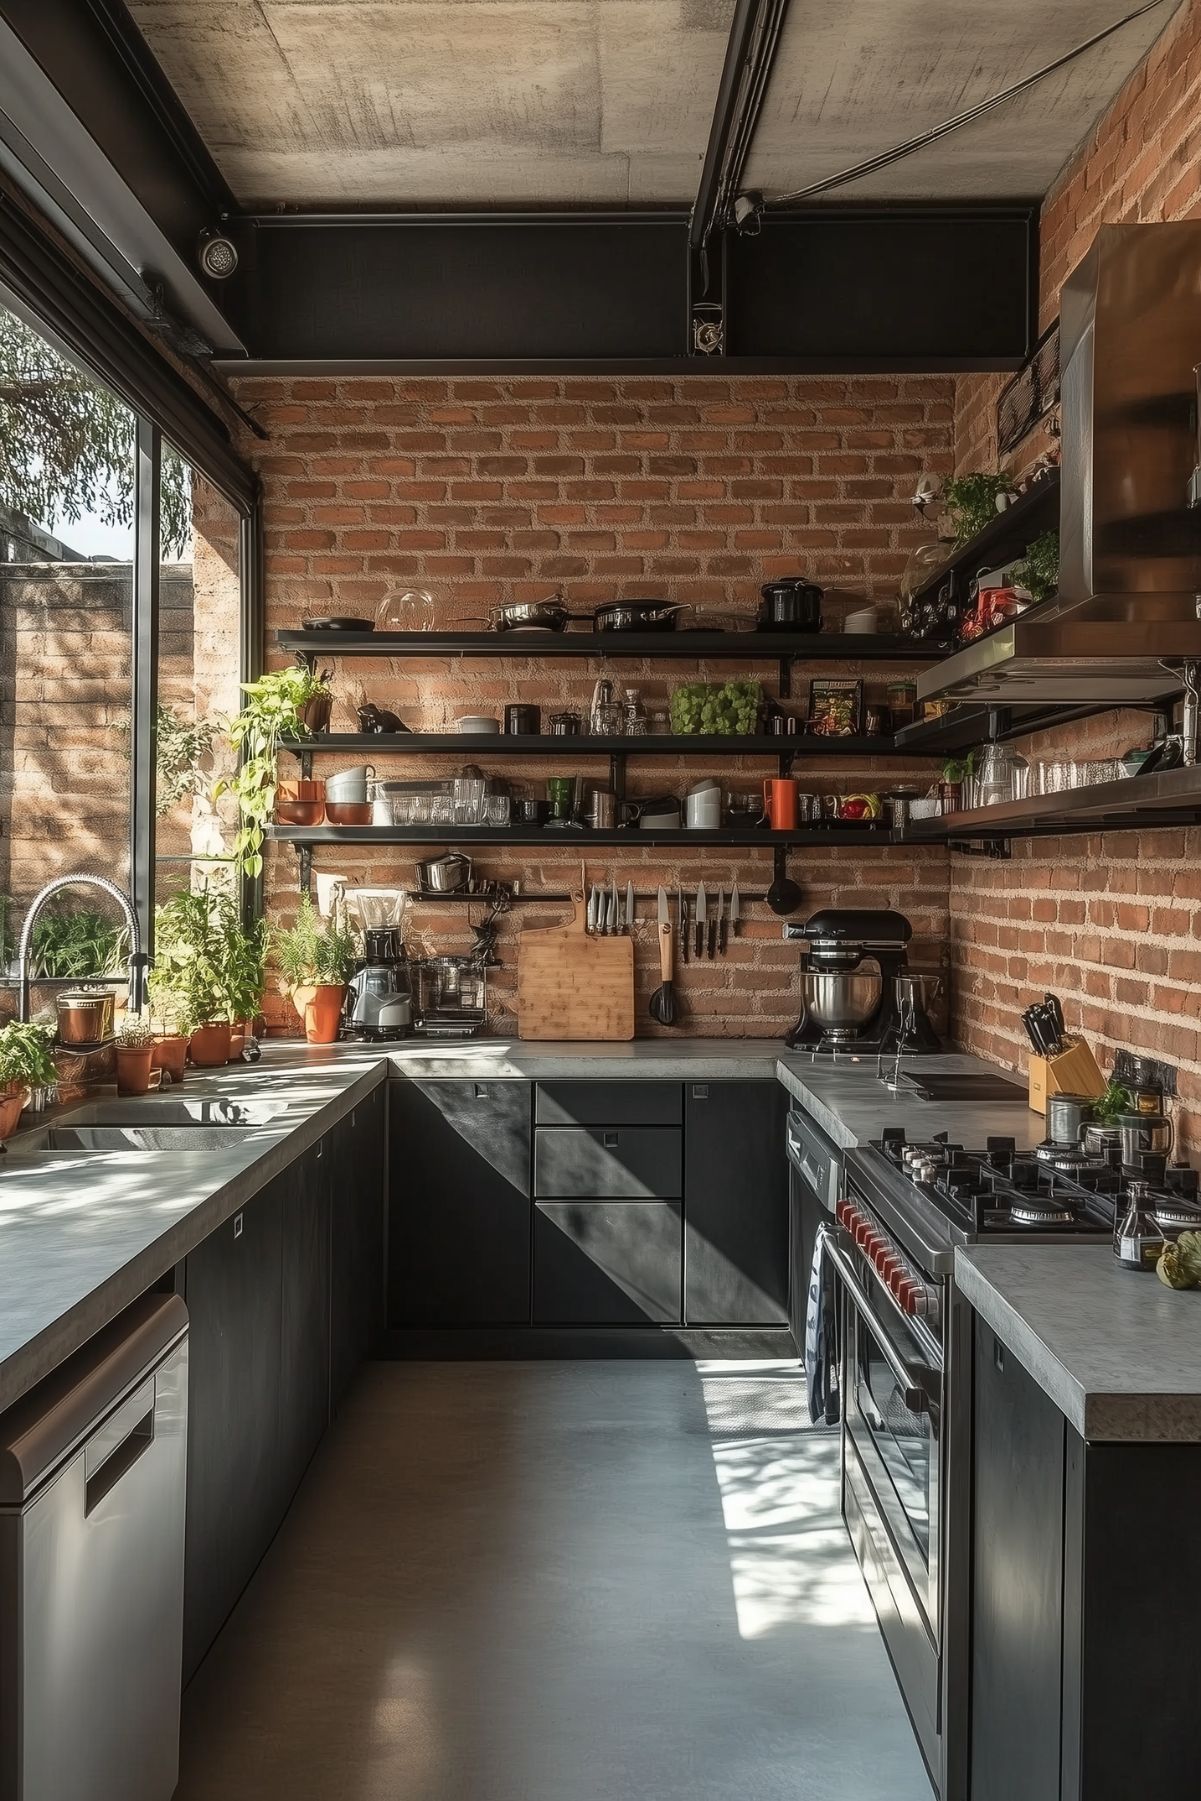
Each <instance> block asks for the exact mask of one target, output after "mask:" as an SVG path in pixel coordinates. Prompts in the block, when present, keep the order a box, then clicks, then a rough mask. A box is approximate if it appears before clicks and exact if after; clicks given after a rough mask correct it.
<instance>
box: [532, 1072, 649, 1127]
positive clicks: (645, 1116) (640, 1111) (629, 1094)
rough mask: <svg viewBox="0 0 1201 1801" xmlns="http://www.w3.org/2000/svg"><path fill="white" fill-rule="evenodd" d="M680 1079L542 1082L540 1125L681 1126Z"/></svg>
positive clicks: (536, 1114) (536, 1117) (536, 1116)
mask: <svg viewBox="0 0 1201 1801" xmlns="http://www.w3.org/2000/svg"><path fill="white" fill-rule="evenodd" d="M683 1117H684V1102H683V1089H682V1088H681V1085H680V1083H679V1082H539V1084H538V1097H537V1100H536V1101H535V1103H534V1123H535V1125H539V1126H678V1125H679V1124H680V1123H681V1122H682V1120H683Z"/></svg>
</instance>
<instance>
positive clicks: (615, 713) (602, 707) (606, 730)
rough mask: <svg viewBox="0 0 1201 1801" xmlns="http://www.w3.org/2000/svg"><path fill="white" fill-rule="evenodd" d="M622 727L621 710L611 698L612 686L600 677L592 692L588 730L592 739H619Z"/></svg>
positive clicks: (621, 734)
mask: <svg viewBox="0 0 1201 1801" xmlns="http://www.w3.org/2000/svg"><path fill="white" fill-rule="evenodd" d="M623 725H624V720H623V717H622V710H621V708H620V706H619V705H618V703H617V702H616V701H615V700H614V698H613V684H612V682H609V681H606V680H605V679H604V677H603V676H602V678H601V680H600V681H598V682H597V684H596V687H595V688H594V689H593V691H592V710H591V712H590V713H589V715H588V730H589V732H590V733H591V734H592V736H593V737H594V738H620V737H622V736H623V730H622V727H623Z"/></svg>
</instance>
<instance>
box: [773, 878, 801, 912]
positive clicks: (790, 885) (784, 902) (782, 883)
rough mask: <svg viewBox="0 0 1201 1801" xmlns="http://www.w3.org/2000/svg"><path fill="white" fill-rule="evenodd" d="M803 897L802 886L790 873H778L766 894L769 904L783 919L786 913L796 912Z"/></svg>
mask: <svg viewBox="0 0 1201 1801" xmlns="http://www.w3.org/2000/svg"><path fill="white" fill-rule="evenodd" d="M803 898H804V896H803V895H802V893H801V890H800V888H799V887H798V886H797V884H796V883H795V882H794V881H793V879H792V877H791V876H788V875H778V876H777V877H776V878H775V880H774V881H773V882H772V885H771V887H770V888H769V889H768V891H767V896H766V899H767V904H768V906H769V907H770V908H771V910H772V912H773V913H775V914H777V915H778V916H779V917H780V918H781V919H782V918H783V917H784V915H785V914H786V913H795V912H796V910H797V908H798V907H799V906H800V904H801V901H802V900H803Z"/></svg>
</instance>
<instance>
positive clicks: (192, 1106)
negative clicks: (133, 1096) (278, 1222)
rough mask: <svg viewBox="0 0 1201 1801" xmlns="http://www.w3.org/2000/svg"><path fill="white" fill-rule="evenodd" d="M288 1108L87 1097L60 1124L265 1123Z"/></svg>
mask: <svg viewBox="0 0 1201 1801" xmlns="http://www.w3.org/2000/svg"><path fill="white" fill-rule="evenodd" d="M287 1111H288V1103H287V1102H286V1101H230V1100H222V1099H220V1098H219V1097H216V1098H212V1099H208V1100H200V1099H196V1100H187V1099H179V1100H176V1099H170V1100H168V1099H160V1098H159V1097H158V1096H147V1097H146V1099H145V1100H118V1099H114V1100H106V1101H87V1102H85V1104H84V1105H83V1106H81V1107H73V1108H72V1109H71V1112H70V1113H69V1114H67V1115H66V1116H65V1117H64V1118H62V1119H60V1120H58V1121H56V1122H55V1123H56V1125H58V1126H183V1127H185V1128H186V1129H188V1130H191V1129H193V1128H195V1127H197V1126H265V1125H267V1124H268V1123H269V1122H270V1121H271V1120H274V1119H279V1118H280V1116H281V1114H284V1113H286V1112H287Z"/></svg>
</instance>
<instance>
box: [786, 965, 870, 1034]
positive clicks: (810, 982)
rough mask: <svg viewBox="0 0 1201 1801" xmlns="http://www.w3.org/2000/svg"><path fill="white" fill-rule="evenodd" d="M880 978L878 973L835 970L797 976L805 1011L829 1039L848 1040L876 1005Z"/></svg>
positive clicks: (863, 1023)
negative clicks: (799, 980) (829, 972)
mask: <svg viewBox="0 0 1201 1801" xmlns="http://www.w3.org/2000/svg"><path fill="white" fill-rule="evenodd" d="M882 990H883V978H882V977H881V975H880V972H879V970H876V971H875V972H874V973H873V974H868V973H867V972H866V971H864V970H861V969H859V970H854V971H845V970H842V971H835V972H834V973H832V974H820V975H818V974H814V973H813V972H812V971H810V970H806V971H805V973H804V974H803V975H802V977H801V994H802V997H803V999H804V1002H805V1011H806V1013H807V1014H808V1015H809V1016H810V1018H811V1019H813V1020H815V1021H816V1023H817V1024H818V1025H819V1026H820V1027H821V1028H822V1031H823V1032H825V1033H827V1034H828V1035H829V1036H830V1037H831V1038H839V1037H844V1038H849V1037H851V1036H853V1034H854V1033H855V1032H857V1031H859V1030H860V1028H861V1027H862V1026H865V1025H866V1024H867V1022H868V1020H869V1019H870V1018H871V1016H872V1014H873V1013H874V1012H875V1011H876V1008H877V1007H878V1006H879V1005H880V995H881V992H882Z"/></svg>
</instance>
